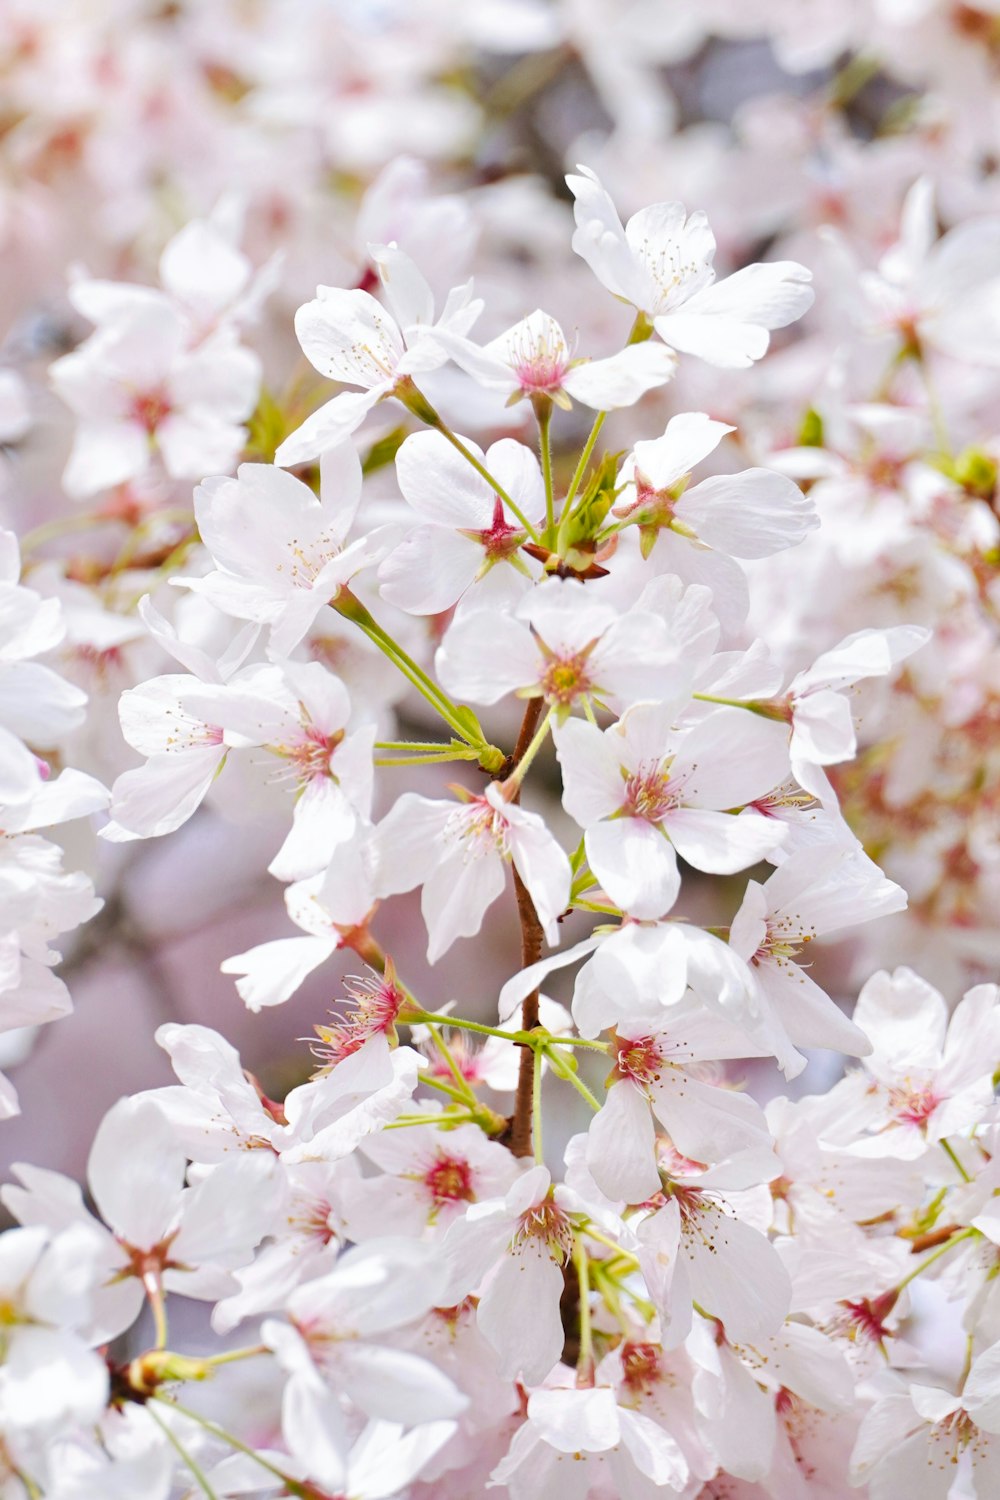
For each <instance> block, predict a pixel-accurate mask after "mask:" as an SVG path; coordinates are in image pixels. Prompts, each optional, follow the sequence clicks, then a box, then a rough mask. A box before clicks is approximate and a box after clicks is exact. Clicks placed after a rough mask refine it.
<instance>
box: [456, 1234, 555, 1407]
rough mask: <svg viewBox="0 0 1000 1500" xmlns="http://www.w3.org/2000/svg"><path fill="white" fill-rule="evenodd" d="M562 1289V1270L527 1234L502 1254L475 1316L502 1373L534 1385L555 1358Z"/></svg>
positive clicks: (539, 1243) (536, 1241)
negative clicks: (515, 1249)
mask: <svg viewBox="0 0 1000 1500" xmlns="http://www.w3.org/2000/svg"><path fill="white" fill-rule="evenodd" d="M562 1289H563V1276H562V1271H561V1270H560V1268H559V1267H558V1266H557V1265H556V1263H555V1261H554V1260H553V1259H552V1257H551V1255H550V1254H549V1252H548V1249H547V1248H546V1246H545V1245H544V1244H543V1243H542V1242H541V1241H539V1240H529V1241H528V1242H527V1244H526V1245H524V1246H523V1248H522V1249H521V1250H520V1252H519V1253H517V1254H507V1255H504V1257H503V1259H502V1260H501V1262H500V1265H499V1267H498V1268H497V1271H496V1274H495V1275H494V1276H493V1277H492V1279H491V1281H490V1283H489V1286H488V1287H487V1288H486V1291H485V1292H484V1293H483V1295H482V1297H481V1298H480V1302H479V1311H478V1314H477V1321H478V1323H479V1328H480V1331H481V1333H482V1334H483V1336H484V1337H485V1338H486V1339H487V1340H488V1342H489V1343H490V1344H492V1345H493V1348H494V1349H495V1350H496V1352H497V1359H498V1364H499V1372H500V1374H501V1375H502V1376H503V1377H504V1378H505V1379H510V1380H513V1379H515V1378H517V1377H518V1376H520V1378H521V1379H522V1380H523V1381H524V1382H525V1384H527V1385H537V1384H538V1383H539V1382H540V1381H542V1380H544V1379H545V1377H546V1375H548V1374H549V1372H550V1371H551V1369H552V1366H553V1365H554V1364H555V1363H556V1361H557V1360H558V1359H559V1357H560V1355H561V1354H562V1351H563V1343H564V1341H565V1335H564V1333H563V1326H562V1319H561V1318H560V1316H559V1298H560V1297H561V1295H562Z"/></svg>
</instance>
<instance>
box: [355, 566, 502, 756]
mask: <svg viewBox="0 0 1000 1500" xmlns="http://www.w3.org/2000/svg"><path fill="white" fill-rule="evenodd" d="M330 606H331V608H332V609H335V610H336V611H337V613H338V614H339V615H342V616H343V617H344V619H345V620H351V621H352V622H353V623H354V624H355V625H357V626H358V627H359V629H361V630H363V631H364V633H365V635H366V636H367V637H368V639H369V640H370V641H372V642H373V643H374V644H375V645H376V646H377V647H378V648H379V650H380V651H381V652H382V654H383V655H384V656H387V657H388V659H389V660H390V661H391V662H392V664H393V666H394V667H395V668H396V669H397V671H399V672H401V673H402V674H403V676H404V677H405V678H406V679H407V680H408V681H409V682H411V683H412V684H413V686H414V687H415V688H416V689H417V692H418V693H420V694H421V696H422V697H423V698H425V699H426V701H427V702H428V703H429V704H430V706H431V708H433V709H434V711H435V713H438V714H440V715H441V717H442V719H444V721H445V723H446V724H447V725H448V726H449V728H451V729H453V730H454V732H455V733H456V734H457V735H458V737H459V739H460V740H463V741H464V742H465V743H466V744H467V745H471V746H472V747H473V748H474V749H475V750H476V751H477V752H478V753H479V758H480V763H481V764H482V766H483V768H484V770H487V771H498V770H499V769H500V767H501V766H502V765H503V763H504V758H505V757H504V755H503V752H502V751H501V750H498V749H497V747H496V746H495V745H490V744H488V743H487V742H486V740H485V738H484V737H483V731H482V728H481V727H480V724H479V721H478V719H477V718H476V716H475V714H474V713H473V712H472V710H471V709H469V708H460V707H459V706H458V704H456V703H453V702H452V701H451V699H450V698H449V697H448V695H447V693H446V692H444V690H443V689H442V688H440V687H438V685H437V683H436V682H434V681H433V679H432V678H430V677H428V675H427V673H426V672H425V671H424V670H423V668H422V667H420V666H418V665H417V663H416V662H415V661H414V660H413V658H412V657H411V656H409V655H408V654H407V653H406V652H405V651H404V650H403V648H402V646H400V645H399V644H398V642H397V641H395V640H393V638H392V636H391V635H389V633H388V631H386V630H383V628H382V626H381V625H380V624H379V623H378V621H377V620H376V619H375V618H374V616H373V615H371V614H370V613H369V611H368V610H367V609H366V608H365V606H364V605H363V604H362V603H361V601H360V600H359V599H358V598H356V597H355V595H354V594H352V593H351V591H350V589H348V588H346V587H345V588H342V589H340V590H339V591H338V593H337V594H336V595H335V596H334V598H333V599H331V601H330Z"/></svg>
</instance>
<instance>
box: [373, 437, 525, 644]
mask: <svg viewBox="0 0 1000 1500" xmlns="http://www.w3.org/2000/svg"><path fill="white" fill-rule="evenodd" d="M462 441H463V442H464V443H465V446H466V447H467V448H468V450H469V452H470V453H472V454H473V455H474V456H475V457H476V458H478V460H479V462H480V463H484V464H485V466H486V467H487V469H488V470H489V471H490V473H491V474H492V475H494V477H495V478H496V480H497V482H498V484H500V485H502V486H503V488H504V490H505V491H506V493H507V494H508V495H510V497H511V499H512V500H513V501H514V502H515V504H516V505H517V506H518V507H519V509H520V511H521V514H522V515H523V516H525V517H526V518H527V520H529V521H530V522H532V523H534V524H538V523H539V522H541V521H542V520H543V518H544V516H545V489H544V486H543V484H542V475H541V470H540V469H539V467H538V460H537V459H536V458H535V456H534V454H533V453H532V452H531V450H530V449H529V448H526V447H525V446H524V444H523V443H517V442H515V441H514V440H513V439H512V438H502V439H501V440H500V442H498V443H494V444H493V445H492V447H491V448H490V449H489V450H488V452H487V453H485V454H483V453H482V452H481V450H480V449H479V448H477V447H476V444H475V443H473V442H470V441H469V439H468V438H463V439H462ZM396 476H397V479H398V480H399V488H400V489H401V490H402V492H403V496H404V498H405V499H406V500H407V501H408V503H409V504H410V505H411V506H412V507H413V509H414V510H415V511H416V513H417V515H418V516H419V517H420V520H421V522H422V523H423V524H422V525H420V526H417V527H415V528H414V529H413V530H412V531H409V532H408V533H407V535H406V536H405V537H404V538H403V540H402V541H401V542H400V543H399V545H398V546H397V547H396V548H394V550H393V551H392V552H390V553H389V555H388V557H387V558H386V559H385V561H384V562H383V563H382V564H381V565H380V567H379V570H378V580H379V590H380V592H381V594H382V597H383V598H384V599H388V601H389V602H390V604H396V605H398V606H399V607H400V609H405V610H408V611H410V612H411V613H413V614H420V615H433V614H441V613H443V611H444V610H446V609H450V608H451V606H452V605H453V604H454V603H455V602H456V601H457V600H458V599H460V598H463V597H464V599H465V602H466V603H467V604H468V605H469V606H470V607H476V606H477V605H480V604H481V603H482V601H483V599H484V597H485V599H487V600H488V601H489V603H490V604H497V605H502V604H503V603H504V602H505V601H508V602H511V603H513V602H514V601H515V600H516V599H517V597H518V596H519V595H520V594H521V593H523V592H524V590H525V588H526V587H527V586H528V584H529V582H530V578H531V575H530V573H529V572H528V570H527V567H526V565H525V563H524V560H523V558H522V557H521V554H520V547H521V544H522V543H523V542H525V541H526V540H527V533H526V531H525V530H524V527H523V526H522V524H521V522H520V520H519V519H518V518H517V516H515V515H514V514H513V513H512V512H511V510H510V509H509V507H508V506H507V505H506V504H505V502H504V501H503V500H502V499H501V497H500V496H499V495H497V494H495V493H494V492H493V490H492V489H491V487H490V485H489V484H488V483H487V481H486V480H485V479H483V478H482V476H481V475H480V474H478V473H477V472H476V471H475V469H473V468H472V467H471V465H470V464H469V463H468V462H467V461H466V460H465V459H464V458H462V456H461V455H460V454H459V453H457V452H456V450H455V449H454V448H453V447H452V445H451V444H450V443H449V442H448V440H447V439H446V438H444V437H443V436H442V435H441V434H440V433H439V432H414V433H411V435H410V436H409V437H408V438H407V439H406V441H405V442H404V443H403V444H402V446H401V447H400V450H399V452H398V453H397V454H396Z"/></svg>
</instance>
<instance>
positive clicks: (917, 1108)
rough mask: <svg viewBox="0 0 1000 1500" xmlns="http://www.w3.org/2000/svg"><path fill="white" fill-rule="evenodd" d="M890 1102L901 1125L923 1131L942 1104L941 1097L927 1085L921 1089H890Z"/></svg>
mask: <svg viewBox="0 0 1000 1500" xmlns="http://www.w3.org/2000/svg"><path fill="white" fill-rule="evenodd" d="M889 1101H890V1104H891V1106H892V1110H893V1113H894V1114H895V1116H896V1119H897V1120H899V1122H900V1124H902V1125H917V1126H919V1127H920V1129H923V1128H924V1127H925V1126H926V1124H927V1121H928V1120H929V1119H930V1117H931V1115H932V1114H933V1113H934V1111H935V1110H936V1109H937V1107H938V1105H939V1104H940V1103H941V1097H940V1095H939V1094H936V1093H935V1092H934V1090H933V1089H932V1088H931V1087H930V1085H929V1084H927V1085H925V1086H924V1087H923V1088H919V1089H907V1088H895V1089H890V1091H889Z"/></svg>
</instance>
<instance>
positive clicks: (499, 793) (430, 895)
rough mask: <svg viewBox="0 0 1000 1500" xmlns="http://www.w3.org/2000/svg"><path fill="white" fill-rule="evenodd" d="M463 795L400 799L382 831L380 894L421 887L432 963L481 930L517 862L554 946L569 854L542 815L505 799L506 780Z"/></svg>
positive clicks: (378, 831)
mask: <svg viewBox="0 0 1000 1500" xmlns="http://www.w3.org/2000/svg"><path fill="white" fill-rule="evenodd" d="M457 790H458V789H457ZM461 797H462V800H461V801H459V802H437V801H432V800H431V799H430V798H428V797H421V796H418V795H417V794H416V793H415V792H406V793H404V795H403V796H402V797H400V798H399V800H398V801H397V803H396V804H395V806H394V807H393V808H392V811H391V812H390V813H388V815H387V816H386V817H385V818H383V820H382V822H381V823H380V824H379V825H378V827H377V829H376V846H377V850H378V877H377V884H378V892H379V895H380V896H392V895H395V894H397V893H398V892H400V891H409V890H412V889H413V888H414V886H417V885H419V886H421V887H422V890H421V898H420V907H421V911H422V912H423V916H424V921H425V923H426V926H427V937H428V945H427V957H428V960H429V961H430V962H431V963H434V962H436V960H437V959H438V958H440V957H441V955H442V954H443V953H446V952H447V950H448V949H449V948H450V947H451V945H452V943H453V942H454V941H455V940H456V938H460V937H471V936H472V935H473V934H474V933H476V932H478V931H479V927H480V924H481V922H482V919H483V914H484V913H485V911H486V909H487V907H489V906H491V905H492V904H493V902H494V901H495V900H496V899H497V897H498V896H499V895H500V894H501V892H502V891H503V889H504V884H505V872H506V867H507V865H508V864H513V866H514V868H515V869H516V870H517V872H518V874H519V875H520V877H521V879H522V880H523V881H524V884H525V886H526V887H527V889H528V892H529V894H530V895H531V899H532V901H533V902H534V905H535V910H536V911H537V913H538V918H539V921H540V922H541V924H542V926H543V928H544V929H545V933H546V937H547V938H548V941H549V942H550V943H555V942H556V941H557V940H558V928H557V925H556V923H557V918H558V917H559V916H560V915H561V914H562V912H563V911H565V909H566V907H567V905H568V903H569V890H570V882H571V874H570V867H569V860H568V859H567V858H566V855H565V854H564V852H563V850H562V849H561V848H560V846H559V845H558V843H557V842H556V840H555V839H554V838H553V837H552V834H551V833H550V832H549V830H548V829H547V828H546V826H545V823H544V821H543V820H542V819H541V818H540V817H539V816H538V815H537V813H531V812H527V811H526V810H525V809H524V808H522V807H519V806H518V805H517V804H516V803H512V802H508V801H507V799H506V798H505V797H504V794H503V789H502V784H501V783H499V782H491V783H490V784H489V785H488V786H487V788H486V791H485V792H484V793H483V795H482V796H479V797H474V796H472V795H471V794H469V793H467V792H464V791H461Z"/></svg>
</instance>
